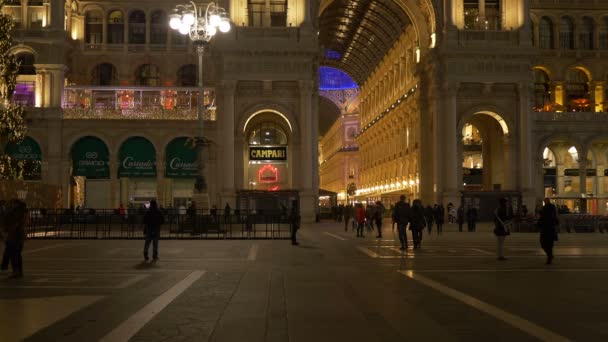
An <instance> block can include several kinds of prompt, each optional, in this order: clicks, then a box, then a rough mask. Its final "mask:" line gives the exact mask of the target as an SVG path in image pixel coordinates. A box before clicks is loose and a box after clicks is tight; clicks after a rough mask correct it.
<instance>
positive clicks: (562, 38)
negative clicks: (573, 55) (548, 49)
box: [559, 17, 574, 50]
mask: <svg viewBox="0 0 608 342" xmlns="http://www.w3.org/2000/svg"><path fill="white" fill-rule="evenodd" d="M559 47H560V48H561V49H569V50H571V49H574V23H573V22H572V19H570V18H568V17H563V18H561V19H560V21H559Z"/></svg>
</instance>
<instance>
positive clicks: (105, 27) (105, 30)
mask: <svg viewBox="0 0 608 342" xmlns="http://www.w3.org/2000/svg"><path fill="white" fill-rule="evenodd" d="M101 43H102V44H103V49H104V50H105V49H106V45H107V44H108V13H106V12H104V13H103V22H102V23H101Z"/></svg>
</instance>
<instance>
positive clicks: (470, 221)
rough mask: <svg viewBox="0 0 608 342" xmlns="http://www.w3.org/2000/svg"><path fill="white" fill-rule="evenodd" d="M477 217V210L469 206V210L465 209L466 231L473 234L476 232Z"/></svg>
mask: <svg viewBox="0 0 608 342" xmlns="http://www.w3.org/2000/svg"><path fill="white" fill-rule="evenodd" d="M477 217H478V212H477V208H475V207H474V206H470V207H469V209H467V230H468V231H469V232H474V231H475V230H477V228H476V225H477Z"/></svg>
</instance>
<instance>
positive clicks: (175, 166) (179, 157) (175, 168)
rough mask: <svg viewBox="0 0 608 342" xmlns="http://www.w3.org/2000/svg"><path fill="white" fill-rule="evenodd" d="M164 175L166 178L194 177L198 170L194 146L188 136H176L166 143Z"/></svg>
mask: <svg viewBox="0 0 608 342" xmlns="http://www.w3.org/2000/svg"><path fill="white" fill-rule="evenodd" d="M165 155H166V163H165V176H166V177H167V178H194V177H196V175H197V170H198V161H197V160H198V158H197V155H196V148H193V147H191V146H190V145H189V144H188V138H177V139H174V140H173V141H171V142H170V143H169V144H168V145H167V150H166V153H165Z"/></svg>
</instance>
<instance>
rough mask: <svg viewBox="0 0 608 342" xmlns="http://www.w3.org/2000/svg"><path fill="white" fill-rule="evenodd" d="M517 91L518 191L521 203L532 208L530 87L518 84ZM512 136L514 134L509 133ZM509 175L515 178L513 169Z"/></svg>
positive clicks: (525, 84)
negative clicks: (520, 193) (520, 194)
mask: <svg viewBox="0 0 608 342" xmlns="http://www.w3.org/2000/svg"><path fill="white" fill-rule="evenodd" d="M518 90H519V132H518V133H519V149H520V151H519V158H520V159H519V172H520V173H519V177H516V178H519V186H518V188H519V190H520V191H521V192H522V201H523V204H525V205H526V206H527V207H528V208H534V206H535V202H536V198H535V196H534V185H533V184H534V183H533V171H532V165H533V160H535V159H536V158H535V157H534V156H533V152H532V150H533V149H532V144H533V139H532V127H533V122H532V109H531V108H532V106H531V101H530V87H529V85H528V84H527V83H520V84H519V85H518ZM511 134H514V133H511ZM510 163H511V164H513V165H516V164H517V161H516V160H514V159H511V161H510ZM509 174H511V175H513V176H515V174H516V172H515V170H514V169H513V168H511V169H510V170H509ZM515 184H516V183H515V182H513V183H511V185H512V186H511V187H509V188H510V189H511V190H514V189H515Z"/></svg>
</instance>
